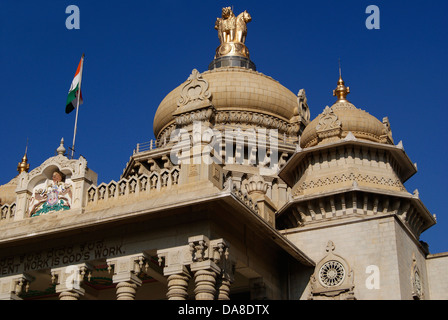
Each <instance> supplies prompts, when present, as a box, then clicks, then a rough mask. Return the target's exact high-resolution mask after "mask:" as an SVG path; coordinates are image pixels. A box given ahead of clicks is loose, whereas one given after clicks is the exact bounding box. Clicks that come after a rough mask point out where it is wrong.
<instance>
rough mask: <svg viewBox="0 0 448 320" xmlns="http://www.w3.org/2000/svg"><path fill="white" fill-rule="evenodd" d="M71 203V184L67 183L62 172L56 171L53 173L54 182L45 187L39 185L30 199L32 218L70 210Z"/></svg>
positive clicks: (48, 182) (47, 183)
mask: <svg viewBox="0 0 448 320" xmlns="http://www.w3.org/2000/svg"><path fill="white" fill-rule="evenodd" d="M42 187H43V188H42ZM71 202H72V186H71V184H69V183H66V182H65V176H64V174H63V173H62V172H60V171H55V172H53V175H52V180H47V182H46V184H45V185H44V186H42V185H39V186H37V187H36V188H35V190H34V192H33V195H32V198H31V199H30V206H29V212H30V216H31V217H36V216H41V215H45V214H49V213H52V212H57V211H63V210H69V209H70V206H71Z"/></svg>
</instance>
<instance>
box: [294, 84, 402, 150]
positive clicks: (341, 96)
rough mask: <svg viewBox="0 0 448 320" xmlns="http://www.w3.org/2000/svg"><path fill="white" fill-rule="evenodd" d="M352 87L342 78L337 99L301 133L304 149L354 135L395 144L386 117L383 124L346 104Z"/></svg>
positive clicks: (301, 144) (336, 92)
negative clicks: (347, 85)
mask: <svg viewBox="0 0 448 320" xmlns="http://www.w3.org/2000/svg"><path fill="white" fill-rule="evenodd" d="M348 93H350V88H348V87H345V84H344V81H343V80H342V78H339V81H338V87H337V88H336V90H334V92H333V95H334V96H337V97H338V100H337V101H336V103H335V104H333V105H332V106H331V107H326V108H325V110H324V111H323V112H322V113H321V114H320V115H318V116H317V117H316V118H315V119H314V120H313V121H311V122H310V123H309V124H308V125H307V126H306V127H305V130H304V131H303V133H302V136H301V140H300V147H301V148H309V147H313V146H315V145H319V144H325V143H328V142H332V141H337V140H340V139H344V138H345V137H346V136H347V135H348V133H349V132H351V133H352V134H353V135H354V136H355V137H356V138H357V139H361V140H368V141H373V142H379V143H388V144H393V140H392V133H391V131H390V127H389V123H388V120H387V118H384V120H383V122H381V121H379V120H378V119H377V118H375V117H374V116H372V115H371V114H369V113H368V112H366V111H364V110H361V109H358V108H356V107H355V106H354V105H353V104H352V103H350V102H349V101H347V99H346V97H347V94H348Z"/></svg>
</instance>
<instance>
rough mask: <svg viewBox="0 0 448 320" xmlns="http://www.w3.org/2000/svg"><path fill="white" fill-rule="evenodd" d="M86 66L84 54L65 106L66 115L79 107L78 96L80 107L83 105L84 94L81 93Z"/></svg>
mask: <svg viewBox="0 0 448 320" xmlns="http://www.w3.org/2000/svg"><path fill="white" fill-rule="evenodd" d="M83 65H84V54H83V55H82V58H81V61H79V65H78V69H77V70H76V74H75V77H74V78H73V82H72V85H71V87H70V90H69V92H68V97H67V104H66V106H65V113H67V114H68V113H70V112H72V111H73V110H75V109H76V108H77V107H79V106H78V95H80V97H79V105H81V104H82V103H83V101H82V92H81V80H82V68H83Z"/></svg>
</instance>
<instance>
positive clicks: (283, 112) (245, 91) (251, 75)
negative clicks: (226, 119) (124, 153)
mask: <svg viewBox="0 0 448 320" xmlns="http://www.w3.org/2000/svg"><path fill="white" fill-rule="evenodd" d="M201 76H202V78H203V79H205V80H206V81H207V82H208V84H209V92H210V93H211V97H210V100H211V102H212V104H213V107H214V108H215V109H216V110H217V111H222V110H235V111H242V110H245V111H254V112H259V113H263V114H267V115H271V116H275V117H278V118H279V119H281V120H284V121H289V120H290V119H291V118H293V117H294V116H295V112H297V108H298V100H297V99H298V97H297V95H295V94H294V93H292V92H291V91H290V90H288V89H287V88H285V87H284V86H283V85H281V84H280V83H279V82H278V81H276V80H274V79H272V78H271V77H268V76H266V75H264V74H262V73H260V72H257V71H253V70H251V69H246V68H240V67H221V68H217V69H213V70H208V71H205V72H203V73H201ZM187 82H188V80H187V81H185V82H184V83H183V84H181V85H180V86H178V87H177V88H176V89H174V90H173V91H171V92H170V93H169V94H168V95H167V96H166V97H165V98H164V99H163V101H162V102H161V103H160V105H159V108H158V109H157V112H156V114H155V117H154V134H155V136H156V137H158V135H159V134H160V133H161V131H162V130H163V129H164V128H165V127H167V126H168V125H170V124H171V123H173V122H174V120H175V119H174V115H173V113H174V112H175V111H176V110H177V108H178V105H177V103H178V100H179V99H180V97H181V90H182V88H183V87H184V86H185V84H186V83H187Z"/></svg>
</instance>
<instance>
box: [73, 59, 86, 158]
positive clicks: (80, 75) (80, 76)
mask: <svg viewBox="0 0 448 320" xmlns="http://www.w3.org/2000/svg"><path fill="white" fill-rule="evenodd" d="M83 71H84V53H83V54H82V61H81V71H80V74H79V89H78V97H77V98H78V101H77V106H76V118H75V130H74V132H73V147H72V159H73V156H74V153H75V141H76V132H77V129H78V112H79V103H80V99H81V94H82V93H81V84H82V73H83Z"/></svg>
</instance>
